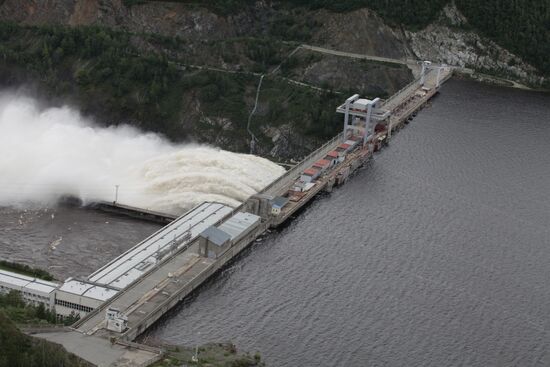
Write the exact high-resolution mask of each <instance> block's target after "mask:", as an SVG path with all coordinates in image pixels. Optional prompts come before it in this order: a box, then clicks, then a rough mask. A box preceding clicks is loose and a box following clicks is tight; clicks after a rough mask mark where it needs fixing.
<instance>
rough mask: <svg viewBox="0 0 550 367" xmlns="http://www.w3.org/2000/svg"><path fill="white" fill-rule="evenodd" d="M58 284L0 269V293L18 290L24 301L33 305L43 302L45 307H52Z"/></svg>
mask: <svg viewBox="0 0 550 367" xmlns="http://www.w3.org/2000/svg"><path fill="white" fill-rule="evenodd" d="M58 286H59V284H58V283H54V282H48V281H46V280H42V279H38V278H33V277H29V276H26V275H21V274H18V273H13V272H11V271H5V270H0V293H3V294H7V293H9V292H10V291H12V290H13V291H18V292H20V294H21V298H23V300H24V301H25V302H26V303H28V304H31V305H34V306H38V305H40V304H43V305H44V306H45V307H46V308H47V309H50V310H51V309H53V307H54V304H55V290H56V289H57V287H58Z"/></svg>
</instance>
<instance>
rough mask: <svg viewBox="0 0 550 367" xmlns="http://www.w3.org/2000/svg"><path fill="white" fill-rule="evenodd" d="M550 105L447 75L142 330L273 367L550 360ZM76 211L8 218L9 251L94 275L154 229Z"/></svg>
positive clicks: (0, 216) (0, 229) (3, 229)
mask: <svg viewBox="0 0 550 367" xmlns="http://www.w3.org/2000/svg"><path fill="white" fill-rule="evenodd" d="M549 102H550V98H549V96H548V95H544V94H537V93H529V92H523V91H518V90H511V89H503V88H494V87H489V86H484V85H480V84H475V83H471V82H464V81H456V80H452V81H450V82H448V83H447V84H445V86H444V87H443V89H442V92H441V94H440V95H439V96H438V97H437V98H436V99H435V100H434V102H433V106H432V107H431V108H427V109H425V110H423V111H422V112H421V113H420V114H419V115H418V116H417V117H416V118H415V119H414V120H413V122H412V123H411V124H410V125H409V126H408V127H407V128H406V129H404V130H403V131H400V132H399V133H398V134H397V135H396V136H395V137H394V139H393V140H392V142H391V145H390V146H389V147H388V148H386V149H384V150H383V151H382V152H381V153H380V154H378V155H376V156H375V159H374V160H373V161H372V162H371V163H370V164H369V165H368V167H366V168H365V169H363V170H361V171H360V172H359V173H358V174H357V175H355V176H354V177H353V178H352V179H351V180H350V181H349V182H348V183H347V184H346V185H345V186H343V187H341V188H339V189H337V190H335V191H334V192H333V193H332V194H330V195H326V196H323V197H320V198H318V199H317V200H316V201H315V202H313V203H312V204H311V205H310V206H309V207H308V208H307V209H306V210H305V211H304V212H303V213H301V214H300V216H298V217H297V218H296V219H294V220H293V221H292V222H291V223H290V224H289V225H288V226H286V227H285V228H283V229H281V230H280V231H277V232H273V233H271V234H269V235H267V236H266V237H265V238H264V239H263V241H262V242H259V243H257V244H255V245H254V246H252V247H251V248H250V249H249V250H247V251H246V252H245V254H244V255H243V256H240V257H239V258H238V259H236V261H234V262H233V263H232V264H231V265H230V266H229V267H227V268H225V269H224V270H223V271H222V272H221V273H220V274H218V275H217V276H215V277H214V278H213V279H212V280H211V281H210V282H208V283H207V284H206V285H205V286H203V287H201V289H200V290H199V292H197V293H196V294H195V296H194V297H192V298H191V299H189V300H187V301H186V302H184V303H183V304H181V305H180V306H178V307H177V308H176V309H175V310H173V311H172V312H170V313H169V314H168V315H167V316H166V317H165V318H163V319H162V320H161V321H160V322H159V323H157V324H156V325H155V326H154V327H153V328H152V329H151V330H150V331H149V332H148V334H147V335H146V336H145V337H147V338H158V339H165V340H168V341H171V342H176V343H186V344H190V345H193V344H195V343H203V342H207V341H223V340H230V341H232V342H234V343H235V344H236V345H237V346H238V347H239V348H241V349H243V350H247V351H250V352H252V353H253V352H255V351H260V352H261V354H262V356H263V357H264V359H265V360H266V361H267V364H268V365H269V366H327V367H328V366H361V367H362V366H391V367H394V366H434V367H441V366H445V367H447V366H457V367H458V366H473V367H491V366H495V367H507V366H541V367H542V366H550V336H549V331H550V313H549V310H550V285H549V282H548V279H550V266H548V264H550V228H549V224H550V197H549V196H548V189H549V188H550V146H549V142H550V121H549V120H550V117H549V116H550V107H549V106H550V103H549ZM6 210H7V209H6ZM67 210H68V209H57V212H56V215H55V218H54V219H52V218H51V215H50V214H51V213H44V214H41V217H40V218H38V219H37V218H36V217H35V215H36V214H33V213H29V214H28V217H29V219H28V220H29V221H31V222H28V224H27V225H26V226H24V227H22V228H19V226H20V224H19V222H18V221H17V218H18V216H19V212H14V213H12V214H10V215H6V214H5V211H0V239H4V238H6V233H8V235H7V236H8V237H9V238H10V239H11V240H10V242H9V247H8V246H6V245H5V244H4V243H3V242H2V243H1V244H0V246H1V248H0V251H1V252H0V256H2V257H5V256H7V257H10V258H18V259H26V258H27V257H30V256H32V258H33V259H34V260H33V261H29V262H36V263H40V261H42V260H41V259H42V258H43V257H44V256H45V255H46V254H47V256H48V264H49V266H50V267H52V268H53V269H57V268H56V266H63V269H62V270H63V271H60V272H62V273H63V274H65V275H69V273H70V271H75V272H76V271H79V270H77V269H72V270H71V265H65V263H66V262H70V263H71V264H74V263H83V264H86V265H85V266H87V267H89V268H94V267H97V266H99V265H102V264H103V263H105V262H106V261H107V260H108V259H107V257H109V258H111V257H112V256H114V253H115V252H121V251H122V250H123V247H124V248H125V246H129V245H130V242H131V241H130V240H125V239H124V237H125V236H135V237H137V236H138V233H137V232H140V231H143V232H146V230H145V229H144V228H143V224H142V223H135V222H131V221H129V220H125V219H122V218H116V217H103V216H102V215H99V214H97V213H93V212H84V211H80V210H78V211H76V212H72V210H74V209H71V211H69V212H67ZM6 218H12V219H11V220H10V221H8V220H7V219H6ZM75 220H76V221H77V222H78V224H79V225H78V227H75V225H73V224H71V223H72V222H73V221H75ZM105 221H108V222H109V223H108V224H106V223H104V222H105ZM87 222H88V223H87ZM25 223H27V222H25ZM69 225H70V226H71V228H74V234H72V235H70V237H67V238H66V237H65V236H69V235H67V234H65V235H64V237H63V240H62V242H61V243H60V244H59V245H57V247H56V248H55V250H51V251H50V250H48V249H50V248H51V247H52V246H51V245H50V243H51V242H50V239H51V240H52V241H54V240H55V239H56V238H58V237H57V235H53V234H58V233H62V232H63V233H68V232H69V231H68V230H67V226H69ZM42 228H44V230H42ZM155 228H156V227H155ZM153 229H154V228H151V230H153ZM72 231H73V230H71V233H72ZM47 234H52V235H51V236H50V237H47ZM45 237H47V238H45ZM90 238H92V239H90ZM89 248H93V249H94V251H95V252H96V255H95V256H89V258H87V257H88V254H89V253H90V252H91V251H90V250H88V251H89V252H88V253H85V256H82V257H83V258H85V259H83V260H82V259H73V258H74V257H76V258H78V257H80V256H76V255H78V254H80V252H81V251H86V249H89ZM48 251H50V252H48ZM62 251H63V252H62ZM107 251H110V252H111V253H109V254H106V255H105V256H104V257H105V259H102V258H101V257H100V256H99V255H97V253H101V252H107Z"/></svg>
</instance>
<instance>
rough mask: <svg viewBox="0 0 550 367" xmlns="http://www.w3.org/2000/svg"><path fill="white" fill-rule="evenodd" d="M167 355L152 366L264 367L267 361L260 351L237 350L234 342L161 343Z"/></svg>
mask: <svg viewBox="0 0 550 367" xmlns="http://www.w3.org/2000/svg"><path fill="white" fill-rule="evenodd" d="M157 347H160V348H162V349H163V350H164V351H165V353H166V354H165V357H164V358H163V359H162V360H160V361H158V362H156V363H155V364H153V365H152V367H179V366H182V365H197V366H211V367H225V366H235V367H237V366H238V367H263V366H265V363H263V362H262V358H261V356H260V354H259V353H255V354H254V355H250V354H248V353H243V352H240V351H238V350H237V348H236V347H235V345H234V344H232V343H208V344H205V345H201V346H199V347H188V346H184V345H175V344H160V345H158V346H157Z"/></svg>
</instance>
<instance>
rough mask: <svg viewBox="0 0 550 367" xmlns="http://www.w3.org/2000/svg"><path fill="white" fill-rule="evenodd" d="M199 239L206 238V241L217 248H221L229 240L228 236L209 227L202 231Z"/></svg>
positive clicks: (219, 230)
mask: <svg viewBox="0 0 550 367" xmlns="http://www.w3.org/2000/svg"><path fill="white" fill-rule="evenodd" d="M201 237H204V238H207V239H208V241H210V242H212V243H213V244H215V245H217V246H223V245H224V244H226V243H227V242H228V241H230V240H231V236H230V235H229V234H227V233H226V232H224V231H222V230H221V229H218V228H216V227H214V226H210V227H208V228H206V229H205V230H204V231H202V233H201Z"/></svg>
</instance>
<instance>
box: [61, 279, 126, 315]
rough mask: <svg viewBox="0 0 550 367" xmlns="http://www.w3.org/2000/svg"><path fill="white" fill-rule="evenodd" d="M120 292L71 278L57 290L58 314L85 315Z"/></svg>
mask: <svg viewBox="0 0 550 367" xmlns="http://www.w3.org/2000/svg"><path fill="white" fill-rule="evenodd" d="M117 293H118V291H117V290H115V289H111V288H107V287H102V286H99V285H95V284H91V283H87V282H83V281H80V280H76V279H72V278H69V279H67V280H66V281H65V283H63V285H61V287H59V288H58V289H57V290H56V291H55V312H56V313H57V315H58V316H61V317H66V316H70V315H71V314H73V315H79V316H80V317H83V316H85V315H86V314H88V313H89V312H92V310H94V309H95V308H97V307H99V306H100V305H101V304H102V303H103V302H105V301H107V300H108V299H110V298H112V297H113V296H115V295H116V294H117Z"/></svg>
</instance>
